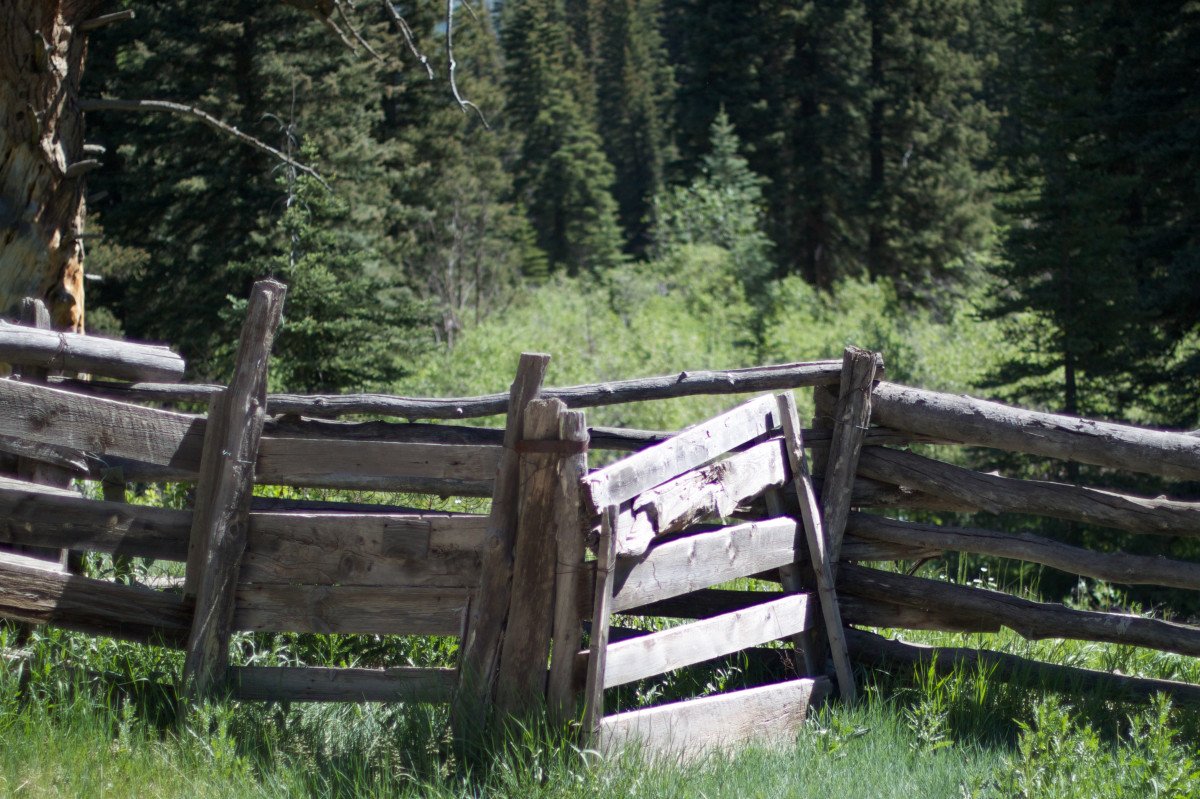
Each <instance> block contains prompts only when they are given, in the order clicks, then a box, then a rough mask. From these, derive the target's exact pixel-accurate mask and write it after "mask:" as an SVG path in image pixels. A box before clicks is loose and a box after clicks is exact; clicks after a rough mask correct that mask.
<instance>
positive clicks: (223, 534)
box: [183, 280, 287, 698]
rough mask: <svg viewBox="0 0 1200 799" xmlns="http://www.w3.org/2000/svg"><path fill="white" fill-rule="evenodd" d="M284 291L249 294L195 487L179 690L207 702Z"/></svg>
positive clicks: (222, 648) (241, 544) (218, 674)
mask: <svg viewBox="0 0 1200 799" xmlns="http://www.w3.org/2000/svg"><path fill="white" fill-rule="evenodd" d="M286 293H287V287H286V286H284V285H283V284H282V283H279V282H278V281H275V280H260V281H259V282H257V283H255V284H254V288H253V289H252V290H251V292H250V300H249V304H248V307H247V309H246V319H245V321H244V322H243V324H242V335H241V339H240V341H239V342H238V350H237V356H236V358H235V361H234V369H233V379H232V380H231V381H230V383H229V388H227V389H226V390H225V392H224V393H223V394H220V395H218V396H217V397H216V398H215V399H214V400H213V405H214V408H213V410H214V411H215V413H210V415H209V427H208V430H207V432H206V435H205V439H204V452H203V457H202V459H201V462H200V480H199V482H198V483H197V485H196V507H195V510H194V511H193V513H192V529H191V536H190V540H189V543H188V561H187V576H186V580H185V582H184V596H185V597H186V598H191V597H194V598H195V608H196V610H195V614H194V616H193V618H192V629H191V632H190V634H189V636H188V644H187V651H186V655H185V657H184V664H183V683H184V686H185V691H186V692H187V693H188V694H189V695H190V696H192V697H193V698H205V697H209V696H211V695H212V694H213V693H214V692H215V691H216V690H217V689H218V688H219V687H220V686H221V685H222V684H223V683H224V680H225V669H226V668H227V666H228V658H229V651H228V650H229V636H230V633H231V631H232V624H233V617H234V602H235V598H234V592H235V591H236V589H237V582H238V568H239V566H240V563H241V559H242V552H243V551H244V550H245V548H246V535H247V532H248V528H249V517H250V495H251V494H252V493H253V490H254V461H255V458H256V456H257V454H258V442H259V438H260V437H261V436H262V428H263V419H264V416H265V410H266V408H265V406H266V396H267V368H268V364H269V362H270V358H271V344H272V343H273V342H274V340H275V332H276V330H278V329H279V323H280V321H281V319H282V316H283V299H284V295H285V294H286Z"/></svg>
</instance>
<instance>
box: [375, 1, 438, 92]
mask: <svg viewBox="0 0 1200 799" xmlns="http://www.w3.org/2000/svg"><path fill="white" fill-rule="evenodd" d="M383 7H384V8H385V9H387V12H388V14H389V15H390V16H391V18H392V22H394V23H396V27H397V28H399V29H400V33H401V34H402V35H403V36H404V41H405V42H406V43H407V44H408V49H409V52H411V53H412V54H413V57H414V58H416V59H417V60H418V61H420V62H421V64H423V65H424V67H425V71H426V72H428V73H429V79H430V80H433V67H432V66H430V64H429V58H428V57H427V56H426V55H425V54H424V53H422V52H421V51H420V50H418V49H417V42H416V38H415V37H414V36H413V32H412V28H410V27H408V22H407V21H406V20H405V19H404V17H402V16H400V12H399V11H397V10H396V7H395V6H394V5H392V3H391V0H383Z"/></svg>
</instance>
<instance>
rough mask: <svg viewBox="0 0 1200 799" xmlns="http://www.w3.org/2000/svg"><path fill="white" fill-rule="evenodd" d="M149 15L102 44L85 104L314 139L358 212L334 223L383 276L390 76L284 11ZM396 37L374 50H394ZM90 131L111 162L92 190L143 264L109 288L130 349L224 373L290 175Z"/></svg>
mask: <svg viewBox="0 0 1200 799" xmlns="http://www.w3.org/2000/svg"><path fill="white" fill-rule="evenodd" d="M138 11H139V13H138V16H137V18H136V19H135V20H133V21H131V22H128V23H126V24H123V25H114V26H111V27H109V28H105V29H103V30H102V31H99V32H98V33H97V37H96V42H95V44H94V49H93V66H94V67H95V68H94V69H92V70H90V71H89V73H88V75H89V76H90V77H89V78H88V79H87V80H88V82H89V83H90V84H91V85H90V86H89V89H88V93H89V94H91V95H100V94H104V95H111V96H116V97H132V98H153V99H171V100H176V101H185V102H194V103H196V104H197V105H199V106H200V107H203V108H206V109H210V110H212V111H213V112H214V113H216V114H218V115H220V116H221V117H222V118H223V119H225V120H226V121H227V122H229V123H230V124H233V125H235V126H237V127H238V128H239V129H241V130H244V131H247V132H249V133H251V134H253V135H255V136H256V137H258V138H260V139H262V140H264V141H268V142H270V143H272V144H274V145H276V146H279V147H282V146H284V143H285V142H286V140H287V139H288V137H289V136H292V137H298V136H304V137H306V138H308V139H310V140H311V141H312V142H313V143H314V145H315V146H316V147H317V148H318V150H319V151H320V152H321V153H322V154H323V158H322V161H321V163H320V164H318V167H319V169H320V170H321V172H322V173H323V174H324V175H326V176H327V178H328V179H329V180H330V182H331V185H332V187H333V189H334V191H335V192H338V193H340V194H343V195H345V196H346V197H352V198H353V202H352V203H351V204H350V206H349V209H348V210H347V212H346V214H345V215H342V216H340V217H339V218H338V225H339V226H340V227H341V231H340V232H341V233H344V234H345V236H346V237H347V238H346V239H345V240H346V242H347V244H348V245H349V246H353V247H354V248H356V249H359V250H365V251H370V252H374V253H376V256H375V257H376V259H377V260H376V261H375V262H373V263H372V264H370V265H371V266H372V267H373V268H378V269H380V270H385V271H386V270H390V269H391V267H392V265H394V264H396V263H398V260H399V259H398V258H397V257H396V251H395V249H394V247H393V246H392V242H391V241H390V240H389V238H388V236H387V235H386V234H387V229H386V227H385V224H384V223H385V220H386V219H388V218H389V217H390V216H392V215H394V214H395V208H394V206H395V199H394V197H393V189H392V182H393V181H394V180H395V178H396V175H395V174H394V173H393V172H392V171H391V170H389V168H388V165H389V163H390V162H391V161H392V160H393V158H394V157H395V150H394V148H393V147H392V146H391V145H389V144H388V143H386V142H381V141H380V140H379V139H378V138H377V135H376V134H377V132H378V127H379V123H380V121H381V119H382V111H381V107H380V99H381V96H380V95H381V93H380V90H379V87H380V72H381V70H382V67H381V65H380V64H379V63H377V62H376V61H374V60H373V59H369V58H363V57H360V56H358V55H356V54H354V53H353V52H351V51H350V50H349V48H347V47H346V46H345V44H344V43H343V42H341V41H340V40H338V39H337V38H336V37H333V36H330V35H329V32H328V31H327V30H326V29H324V28H322V27H321V26H319V25H313V24H312V20H311V18H309V17H308V16H307V15H306V14H304V13H302V12H301V11H299V10H297V9H294V8H288V7H286V6H284V5H283V4H274V3H271V4H261V3H254V2H250V0H237V1H236V2H231V3H227V4H223V5H220V6H213V5H212V4H209V3H201V2H197V0H170V2H163V3H160V4H152V5H147V6H145V7H144V8H139V10H138ZM385 32H386V28H384V27H383V26H382V25H380V26H378V27H376V28H373V29H372V30H370V31H368V35H370V36H371V37H372V39H374V40H375V41H376V42H377V43H378V44H379V46H380V47H381V48H383V49H385V50H386V49H387V43H388V41H389V39H388V36H389V35H390V34H386V33H385ZM89 123H90V126H91V129H92V131H93V134H94V138H95V139H96V140H97V141H99V142H101V143H103V144H106V145H107V146H108V148H109V154H108V155H107V156H106V157H105V159H104V161H105V167H104V169H102V170H100V171H99V172H97V173H95V175H94V179H93V186H94V187H96V188H101V189H103V190H105V191H107V192H108V196H107V198H106V199H105V200H104V201H103V202H102V203H95V204H93V209H94V210H97V211H98V212H99V215H100V218H101V221H102V222H103V225H104V229H105V231H106V235H107V236H109V237H110V239H112V240H113V241H115V242H118V243H119V244H121V245H122V246H126V247H133V248H135V249H137V250H140V251H143V252H144V253H146V262H145V263H144V265H141V266H140V268H139V269H137V270H126V271H120V272H117V273H115V274H108V275H105V276H104V277H105V281H106V283H105V288H104V296H103V299H104V300H105V301H106V302H107V303H109V304H110V305H111V310H112V311H113V312H114V313H115V314H116V316H117V317H118V318H119V319H120V320H121V321H122V322H123V324H124V328H125V331H126V333H127V334H128V335H130V336H133V337H137V338H148V339H158V340H167V341H171V342H172V343H174V344H176V345H177V346H179V347H180V348H181V350H182V352H183V353H184V355H185V356H186V357H187V359H188V363H189V366H190V368H192V369H193V371H194V372H195V373H196V375H197V376H206V375H210V374H214V373H215V372H216V371H219V368H220V367H219V365H218V364H217V363H216V361H215V357H216V354H217V353H216V349H215V347H216V345H217V343H218V342H219V341H220V340H221V338H222V337H223V335H224V331H223V330H222V328H221V325H220V324H219V317H220V314H221V312H222V309H224V308H225V305H226V297H227V296H230V295H232V296H245V295H246V293H247V291H248V289H249V282H248V278H247V277H246V276H245V275H239V274H234V273H232V272H231V271H230V270H229V269H228V268H227V267H228V265H229V264H231V263H235V262H248V261H254V260H256V259H259V258H262V257H266V256H268V255H269V254H270V253H272V252H273V241H274V239H275V237H276V236H275V232H274V230H273V228H274V226H275V224H276V220H277V219H278V217H279V214H280V212H281V208H280V197H279V192H278V189H277V187H276V185H275V178H276V174H275V171H276V169H277V167H278V164H277V162H276V161H274V160H272V159H271V158H270V157H269V156H266V155H264V154H262V153H259V152H258V151H256V150H254V149H251V148H248V147H244V146H241V145H239V144H233V143H231V142H230V141H229V140H228V139H227V138H225V137H223V136H222V135H221V134H218V133H214V132H213V131H212V130H210V129H208V128H206V127H204V126H203V125H200V124H198V123H197V122H195V121H193V120H190V119H186V118H183V117H176V116H166V115H155V116H153V117H151V116H141V115H118V114H106V115H98V116H96V117H95V119H94V120H89ZM388 277H389V278H394V277H395V275H391V274H389V275H388ZM181 298H184V299H185V301H186V311H181V310H180V309H179V308H178V303H179V302H180V299H181Z"/></svg>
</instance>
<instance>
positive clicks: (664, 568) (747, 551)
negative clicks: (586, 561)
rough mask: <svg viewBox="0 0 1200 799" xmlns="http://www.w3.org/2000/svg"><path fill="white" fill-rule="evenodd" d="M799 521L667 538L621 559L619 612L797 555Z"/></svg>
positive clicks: (751, 524) (775, 566)
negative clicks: (639, 552) (630, 556)
mask: <svg viewBox="0 0 1200 799" xmlns="http://www.w3.org/2000/svg"><path fill="white" fill-rule="evenodd" d="M796 527H797V525H796V522H795V521H793V520H792V519H769V520H767V521H762V522H747V523H746V524H740V525H737V526H735V527H727V528H723V529H720V530H716V531H713V532H709V533H699V534H697V535H691V536H687V537H686V538H678V539H675V540H672V541H665V542H663V543H661V544H659V545H658V546H656V547H653V548H652V549H650V550H649V551H648V552H646V554H645V555H643V556H642V557H641V558H640V559H638V560H633V559H632V558H622V559H620V560H618V562H617V568H616V583H615V589H614V592H613V602H612V611H613V612H614V613H617V612H620V611H621V610H627V609H629V608H636V607H638V606H640V605H648V604H650V603H652V602H658V601H660V600H663V599H668V598H670V597H673V596H679V595H680V594H688V593H691V592H692V591H697V590H699V589H701V588H708V587H709V586H711V585H716V584H717V583H723V582H725V581H727V580H736V579H737V578H739V577H746V576H748V575H751V574H756V573H758V572H760V571H764V570H766V569H778V568H779V567H780V566H783V565H785V564H789V563H792V562H793V560H794V559H795V544H796Z"/></svg>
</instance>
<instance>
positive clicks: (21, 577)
mask: <svg viewBox="0 0 1200 799" xmlns="http://www.w3.org/2000/svg"><path fill="white" fill-rule="evenodd" d="M0 616H2V617H4V618H8V619H13V620H15V621H22V622H29V623H32V624H53V625H55V626H57V627H64V628H66V629H68V630H78V631H79V632H85V633H93V634H97V635H109V636H112V637H114V638H123V639H128V640H132V641H142V642H160V643H163V644H166V645H170V646H181V645H182V643H183V641H184V640H185V638H186V636H187V630H188V625H189V624H190V623H191V609H190V607H189V606H188V605H185V604H184V602H183V600H182V599H180V598H179V597H178V596H176V595H174V594H164V593H162V592H160V591H152V590H150V589H148V588H139V587H134V586H127V585H116V584H115V583H109V582H105V581H104V580H94V579H92V578H90V577H81V576H79V575H75V574H68V573H67V572H65V571H63V570H61V569H60V568H59V565H58V564H57V563H52V562H47V561H44V560H37V559H35V558H28V557H23V556H21V555H13V554H8V553H0Z"/></svg>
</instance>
